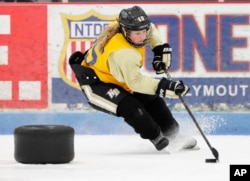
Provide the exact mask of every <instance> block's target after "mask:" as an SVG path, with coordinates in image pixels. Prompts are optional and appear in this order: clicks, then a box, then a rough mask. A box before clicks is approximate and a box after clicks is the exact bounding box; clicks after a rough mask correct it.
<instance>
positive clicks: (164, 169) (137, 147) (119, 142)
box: [0, 135, 250, 181]
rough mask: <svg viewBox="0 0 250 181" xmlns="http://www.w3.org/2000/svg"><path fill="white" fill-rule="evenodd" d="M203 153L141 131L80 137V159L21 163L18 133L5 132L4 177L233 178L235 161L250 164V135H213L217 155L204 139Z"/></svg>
mask: <svg viewBox="0 0 250 181" xmlns="http://www.w3.org/2000/svg"><path fill="white" fill-rule="evenodd" d="M195 138H196V139H197V140H198V144H199V146H200V147H201V149H200V150H199V151H178V152H172V153H171V154H167V153H166V152H164V151H161V152H159V151H156V150H155V149H154V147H153V145H152V143H150V142H149V141H148V140H143V139H141V138H140V137H139V136H138V135H76V136H75V141H74V143H75V147H74V148H75V158H74V160H73V161H72V162H70V163H67V164H45V165H41V164H21V163H18V162H16V161H15V159H14V137H13V135H1V136H0V148H1V149H0V180H1V181H40V180H46V181H184V180H186V181H201V180H213V181H228V180H229V165H230V164H250V156H249V153H250V136H218V135H217V136H215V135H214V136H212V135H209V136H208V139H209V141H210V143H211V144H212V146H213V147H215V148H216V149H217V151H218V152H219V154H220V162H219V163H205V159H206V158H213V155H212V153H211V151H210V150H209V148H208V146H207V145H206V143H205V141H204V140H203V138H202V137H201V136H199V135H197V136H195Z"/></svg>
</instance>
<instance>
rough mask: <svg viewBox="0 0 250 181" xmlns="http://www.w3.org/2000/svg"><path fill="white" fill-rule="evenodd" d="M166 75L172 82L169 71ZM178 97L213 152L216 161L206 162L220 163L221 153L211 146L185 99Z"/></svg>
mask: <svg viewBox="0 0 250 181" xmlns="http://www.w3.org/2000/svg"><path fill="white" fill-rule="evenodd" d="M165 74H166V76H167V78H168V79H169V80H172V77H171V76H170V74H169V73H168V72H167V71H165ZM178 96H179V98H180V100H181V102H182V104H183V105H184V107H185V108H186V110H187V112H188V114H189V115H190V117H191V118H192V120H193V122H194V123H195V125H196V127H197V128H198V130H199V132H200V133H201V136H202V137H203V139H204V140H205V142H206V143H207V145H208V147H209V149H210V150H211V152H212V153H213V155H214V157H215V159H206V160H205V161H206V162H217V161H219V152H218V151H217V150H216V149H215V148H214V147H212V146H211V144H210V142H209V141H208V139H207V137H206V135H205V134H204V132H203V131H202V129H201V127H200V125H199V124H198V122H197V121H196V119H195V117H194V115H193V113H192V112H191V110H190V109H189V107H188V105H187V104H186V102H185V101H184V99H183V97H182V96H181V95H180V94H179V95H178Z"/></svg>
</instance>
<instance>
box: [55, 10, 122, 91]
mask: <svg viewBox="0 0 250 181" xmlns="http://www.w3.org/2000/svg"><path fill="white" fill-rule="evenodd" d="M61 16H62V21H63V26H64V30H65V37H64V45H63V49H62V52H61V55H60V61H59V73H60V75H61V77H62V79H63V81H64V82H65V83H66V84H68V85H69V86H71V87H74V88H76V89H80V86H79V85H78V83H77V80H76V78H75V75H74V72H73V71H72V70H71V68H70V66H69V64H68V59H69V57H70V55H71V54H72V53H74V52H75V51H81V52H85V51H86V50H88V49H89V48H90V47H91V45H92V44H93V42H94V41H95V39H96V38H97V36H98V35H99V34H100V33H101V32H102V30H103V29H104V28H105V27H106V26H108V24H109V23H110V22H111V21H113V20H115V18H116V17H117V15H113V16H110V15H108V16H107V15H103V14H99V13H97V12H95V11H93V10H91V11H89V12H88V13H86V14H83V15H79V16H72V15H67V14H62V15H61Z"/></svg>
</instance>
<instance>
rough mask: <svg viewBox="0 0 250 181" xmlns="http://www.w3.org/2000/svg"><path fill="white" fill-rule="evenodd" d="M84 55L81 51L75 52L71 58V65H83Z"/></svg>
mask: <svg viewBox="0 0 250 181" xmlns="http://www.w3.org/2000/svg"><path fill="white" fill-rule="evenodd" d="M84 55H85V54H83V53H82V52H80V51H76V52H74V53H73V54H72V55H71V56H70V57H69V64H70V65H72V64H81V63H82V60H83V59H84Z"/></svg>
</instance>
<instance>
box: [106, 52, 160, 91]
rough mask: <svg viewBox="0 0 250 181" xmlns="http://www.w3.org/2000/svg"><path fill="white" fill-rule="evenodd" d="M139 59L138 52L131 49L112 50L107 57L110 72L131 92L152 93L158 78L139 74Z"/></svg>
mask: <svg viewBox="0 0 250 181" xmlns="http://www.w3.org/2000/svg"><path fill="white" fill-rule="evenodd" d="M140 60H141V56H140V54H139V53H138V52H137V51H136V50H133V49H122V50H119V51H116V52H113V53H112V54H111V55H110V56H109V59H108V64H109V69H110V72H111V74H112V75H113V76H114V77H115V78H116V79H117V80H118V81H119V82H122V83H125V84H126V85H127V86H128V87H129V88H130V89H131V90H132V91H133V92H139V93H144V94H150V95H154V94H155V92H156V89H157V86H158V84H159V81H160V80H158V79H154V78H151V77H147V76H145V75H143V74H141V70H140Z"/></svg>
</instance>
